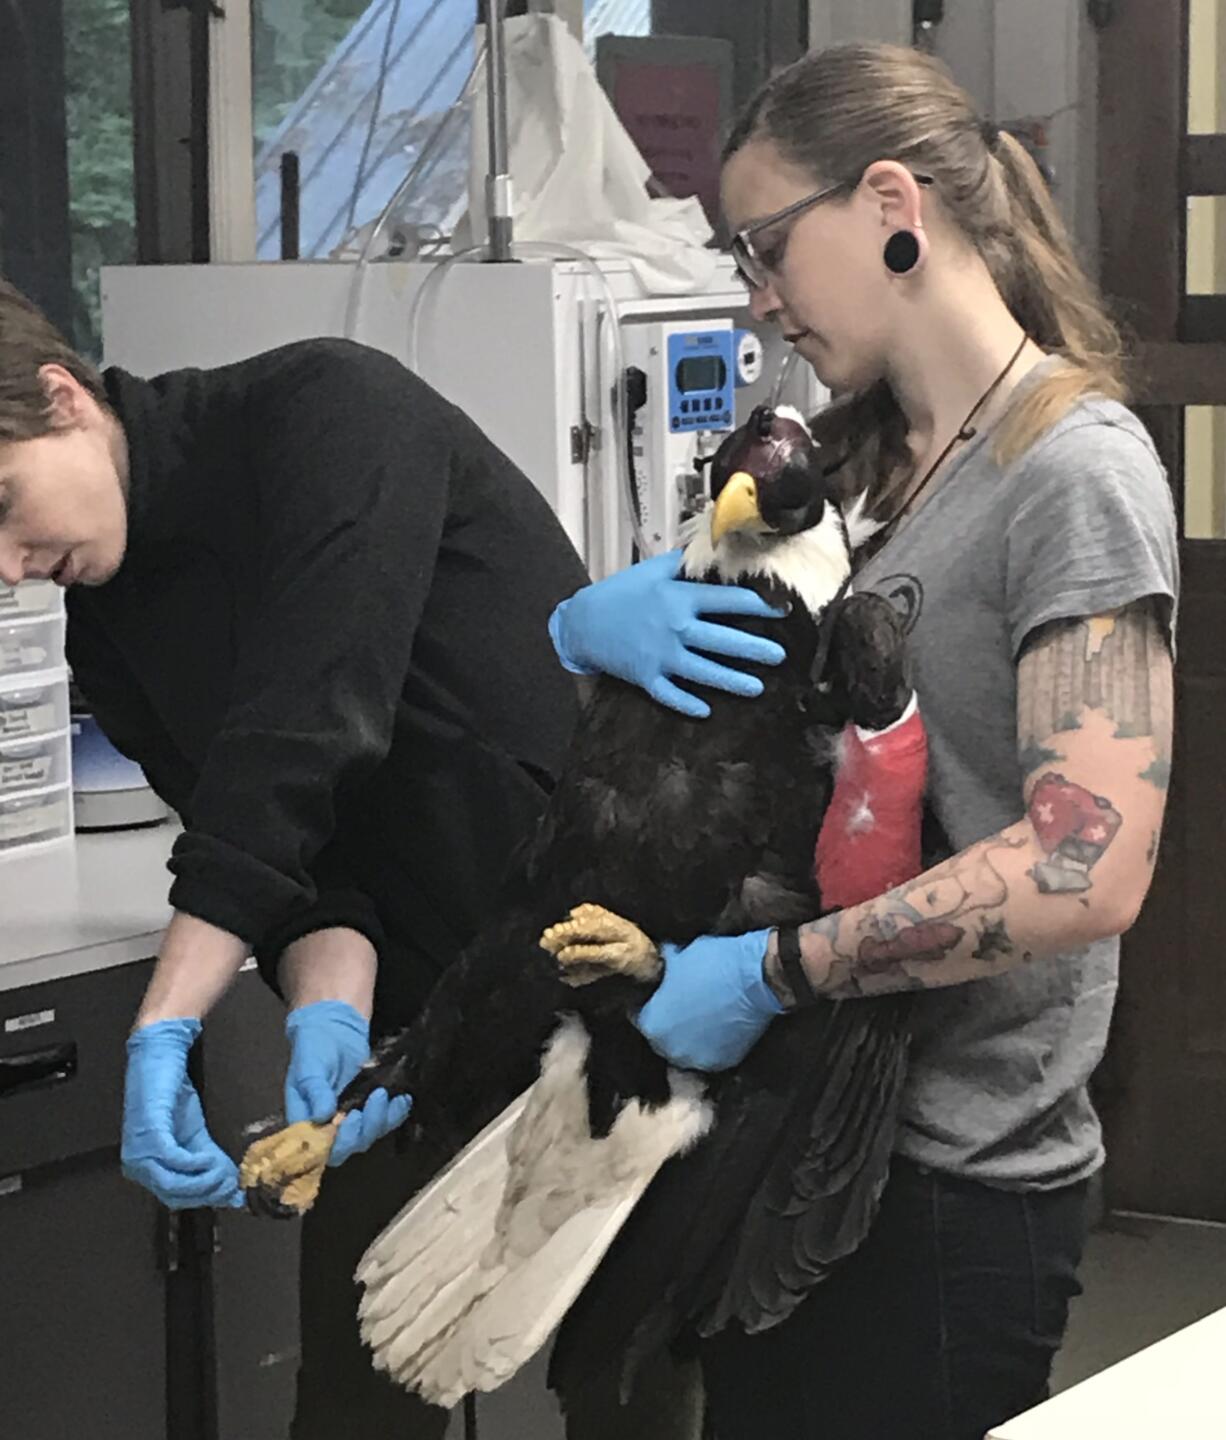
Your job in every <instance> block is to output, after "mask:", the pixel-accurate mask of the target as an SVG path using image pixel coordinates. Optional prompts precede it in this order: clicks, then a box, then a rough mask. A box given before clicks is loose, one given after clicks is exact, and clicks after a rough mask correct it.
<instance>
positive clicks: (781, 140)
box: [554, 45, 1178, 1440]
mask: <svg viewBox="0 0 1226 1440" xmlns="http://www.w3.org/2000/svg"><path fill="white" fill-rule="evenodd" d="M723 202H724V210H725V215H726V218H727V222H728V225H729V229H730V231H731V232H732V234H733V236H734V238H733V242H732V245H733V252H734V254H735V255H736V257H737V259H738V262H739V264H740V267H741V271H742V274H743V276H744V278H745V280H746V283H747V285H748V287H749V290H750V295H751V303H752V306H753V309H754V313H755V314H756V315H757V316H758V317H759V318H770V319H773V320H774V321H775V322H776V323H778V325H779V326H780V328H781V329H782V331H783V332H784V334H785V336H786V337H787V338H788V339H789V340H790V341H791V342H792V343H793V344H794V345H795V346H796V348H797V350H798V351H799V352H800V354H801V355H802V356H803V357H804V358H805V359H806V360H808V361H809V362H810V364H812V366H813V368H814V369H815V371H816V372H817V374H818V376H819V378H820V379H821V380H822V381H823V382H824V383H825V384H826V385H828V386H829V387H830V388H831V389H832V391H833V392H834V393H835V394H836V396H837V397H838V398H837V400H836V403H835V404H833V405H832V406H831V407H830V408H829V409H828V410H827V411H826V412H825V413H823V414H822V415H821V416H819V417H818V420H817V422H816V424H815V426H814V429H815V433H816V435H817V438H818V439H819V441H821V442H822V443H823V444H824V445H827V446H830V447H832V449H833V451H834V453H835V454H836V455H840V456H843V457H845V463H844V464H843V466H842V467H841V469H840V471H839V475H838V478H839V481H840V482H841V484H842V485H843V487H844V489H845V490H846V492H847V493H848V494H854V493H857V492H860V491H865V492H866V493H867V497H868V501H869V505H870V509H871V513H872V514H874V515H875V516H876V517H877V518H878V519H879V520H880V521H882V522H883V523H882V528H881V529H880V530H879V531H878V533H877V535H876V536H875V537H874V539H873V540H872V541H870V542H869V544H868V545H867V546H866V547H864V549H863V550H862V551H861V552H860V559H859V563H858V566H857V570H856V574H855V579H854V587H855V589H856V590H857V591H872V592H876V593H878V594H881V595H884V596H887V597H889V598H890V599H892V600H893V601H894V602H895V604H897V605H898V606H899V607H900V609H901V610H902V611H903V613H904V615H905V619H906V621H907V623H908V626H909V633H908V657H909V663H910V667H911V674H912V678H913V680H914V683H915V686H916V690H917V692H918V695H919V698H920V703H921V706H922V708H923V713H924V717H925V722H926V726H927V730H928V739H929V747H930V762H929V782H928V800H929V806H930V809H931V815H932V819H933V820H935V821H936V822H937V823H938V826H939V831H940V832H942V834H943V838H944V846H943V850H944V858H942V859H941V860H940V863H938V864H936V865H934V866H933V867H932V868H930V869H928V870H927V871H926V872H925V873H924V874H923V875H921V876H920V878H919V879H918V880H916V881H915V882H914V883H912V884H908V885H903V886H901V887H897V888H895V889H894V890H892V891H891V892H890V893H888V894H886V895H883V896H881V897H880V898H878V899H875V900H871V901H869V902H867V903H865V904H860V905H856V906H854V907H851V908H848V909H846V910H844V911H842V912H840V913H835V914H832V915H829V916H827V917H825V918H823V919H816V920H814V921H813V922H812V923H808V924H803V925H801V926H800V927H799V929H798V930H795V931H790V932H789V931H786V930H785V931H782V932H781V931H778V930H765V931H757V932H752V933H747V934H745V935H742V936H734V937H718V938H715V937H708V938H704V939H699V940H697V941H695V942H693V943H692V944H690V945H688V946H686V947H685V948H683V949H680V950H678V951H676V952H672V953H668V954H667V955H666V967H665V973H664V978H663V982H662V983H661V985H660V987H659V989H658V990H657V991H656V993H655V995H654V996H653V997H652V999H651V1000H650V1001H649V1002H648V1003H647V1004H646V1005H645V1006H644V1007H643V1009H642V1011H641V1012H640V1015H639V1018H638V1024H639V1026H640V1028H641V1029H642V1031H643V1033H644V1034H645V1035H646V1036H647V1037H648V1039H649V1040H650V1042H651V1044H652V1045H653V1046H654V1047H655V1048H656V1049H657V1050H658V1051H659V1053H660V1054H662V1055H664V1056H665V1057H668V1058H670V1059H672V1060H674V1061H675V1062H676V1063H679V1064H683V1065H687V1066H693V1067H696V1068H700V1069H704V1068H705V1069H719V1068H721V1067H723V1066H726V1065H730V1064H734V1063H736V1061H737V1060H739V1059H740V1057H741V1056H743V1055H744V1054H746V1053H747V1052H749V1051H750V1049H751V1047H752V1046H753V1045H754V1044H755V1042H756V1040H757V1038H758V1037H759V1036H761V1035H762V1034H763V1033H764V1032H765V1031H766V1030H767V1029H768V1027H771V1026H772V1025H773V1024H775V1023H776V1016H777V1014H778V1013H779V1012H780V1011H782V1010H791V1009H794V1008H798V1007H812V1006H821V1005H824V1004H827V1003H828V1002H830V1001H832V1000H840V999H857V1000H859V999H861V998H862V999H863V1002H864V1003H866V1004H872V1003H873V997H877V996H882V995H888V994H890V993H891V992H897V991H902V990H906V991H912V992H914V996H913V1005H914V1007H915V1008H914V1010H913V1019H912V1048H911V1057H910V1068H909V1074H908V1077H907V1080H906V1081H905V1084H904V1090H903V1099H902V1107H901V1115H900V1123H899V1131H898V1136H897V1141H896V1146H895V1157H894V1164H893V1167H892V1170H891V1176H890V1180H889V1183H888V1185H887V1187H886V1190H885V1193H884V1197H883V1201H882V1206H881V1211H880V1213H879V1215H878V1218H877V1221H876V1224H875V1227H874V1229H873V1230H872V1231H871V1232H870V1234H869V1236H868V1239H867V1240H866V1242H865V1243H864V1245H863V1246H862V1248H861V1249H860V1250H859V1252H858V1253H857V1254H855V1255H854V1256H852V1257H851V1258H850V1259H849V1260H848V1261H846V1262H845V1263H844V1264H843V1266H842V1267H841V1268H840V1269H837V1270H836V1271H835V1272H834V1273H833V1274H832V1275H831V1276H830V1277H829V1278H828V1279H827V1280H826V1281H824V1282H823V1284H821V1285H819V1286H817V1287H816V1288H815V1289H813V1290H812V1291H811V1292H810V1294H809V1296H808V1298H807V1299H806V1300H805V1301H804V1302H803V1303H802V1304H801V1305H800V1307H799V1308H798V1309H797V1310H796V1311H795V1312H794V1313H793V1314H792V1315H791V1317H790V1318H789V1319H787V1320H785V1321H784V1322H783V1323H782V1324H781V1325H779V1326H777V1327H776V1328H774V1329H771V1330H767V1331H765V1332H764V1333H762V1334H758V1335H746V1334H745V1333H743V1332H742V1331H741V1330H739V1329H738V1328H737V1327H735V1326H730V1327H728V1328H726V1329H725V1330H724V1331H723V1332H721V1333H720V1334H718V1335H716V1336H715V1337H713V1338H712V1339H710V1340H708V1341H706V1342H704V1347H703V1353H702V1359H703V1369H704V1375H705V1380H706V1385H707V1392H708V1404H709V1410H710V1415H711V1419H712V1421H713V1425H714V1430H715V1433H716V1434H717V1435H718V1436H719V1437H720V1440H742V1437H746V1440H748V1437H752V1436H758V1435H761V1434H762V1433H764V1425H766V1424H767V1422H766V1421H765V1420H764V1417H769V1433H771V1434H777V1435H781V1436H782V1435H788V1436H814V1437H816V1436H819V1435H820V1436H822V1437H829V1440H879V1437H881V1436H884V1435H891V1436H897V1437H904V1436H905V1437H914V1440H920V1437H923V1440H933V1437H938V1436H939V1437H941V1440H972V1437H976V1440H977V1437H981V1436H982V1435H983V1434H984V1433H985V1431H987V1430H988V1429H989V1428H991V1426H993V1425H995V1424H997V1423H999V1422H1000V1421H1001V1420H1002V1419H1005V1418H1006V1417H1008V1416H1009V1415H1012V1414H1015V1413H1017V1412H1019V1411H1021V1410H1024V1409H1026V1408H1028V1407H1029V1406H1031V1405H1033V1404H1035V1403H1037V1402H1038V1401H1039V1400H1041V1399H1042V1398H1043V1396H1044V1394H1045V1391H1046V1385H1047V1378H1048V1374H1049V1370H1050V1365H1051V1361H1052V1358H1053V1356H1054V1353H1055V1351H1056V1349H1057V1347H1058V1346H1059V1343H1060V1340H1061V1338H1062V1334H1063V1330H1064V1325H1065V1321H1066V1316H1067V1305H1068V1301H1069V1298H1070V1296H1071V1295H1073V1294H1075V1293H1076V1290H1077V1281H1076V1269H1077V1265H1078V1262H1079V1259H1080V1254H1081V1248H1082V1243H1083V1236H1084V1227H1085V1223H1086V1220H1085V1194H1086V1188H1087V1183H1088V1181H1089V1179H1090V1177H1091V1176H1092V1175H1093V1174H1094V1172H1095V1171H1096V1170H1097V1169H1098V1168H1099V1167H1100V1165H1101V1164H1102V1159H1103V1149H1102V1140H1101V1133H1100V1129H1099V1124H1098V1120H1097V1117H1096V1116H1095V1113H1094V1110H1093V1108H1092V1106H1091V1103H1090V1100H1089V1097H1088V1094H1087V1089H1086V1082H1087V1080H1088V1079H1089V1076H1090V1073H1091V1071H1092V1070H1093V1069H1094V1066H1095V1065H1096V1064H1097V1062H1098V1060H1099V1058H1100V1057H1101V1055H1102V1052H1103V1048H1104V1045H1105V1041H1106V1035H1107V1027H1108V1023H1109V1020H1110V1016H1111V1007H1112V1001H1113V998H1114V993H1115V987H1116V974H1117V964H1118V938H1117V937H1118V936H1119V935H1120V934H1121V933H1122V932H1123V931H1124V930H1126V929H1127V928H1128V927H1129V926H1130V925H1131V923H1132V921H1133V920H1134V919H1135V917H1136V914H1137V912H1138V910H1139V908H1140V906H1141V903H1142V901H1143V899H1144V896H1145V893H1146V890H1147V888H1148V885H1149V882H1150V878H1151V874H1152V868H1153V864H1154V857H1155V852H1156V849H1157V840H1158V835H1159V831H1160V827H1161V823H1162V814H1163V807H1164V800H1165V790H1166V784H1167V774H1168V770H1169V759H1170V747H1171V708H1172V699H1171V695H1172V682H1171V665H1172V629H1173V619H1174V608H1175V600H1176V593H1177V585H1178V578H1177V558H1176V556H1177V552H1176V536H1175V525H1174V517H1173V512H1172V505H1171V501H1170V497H1169V493H1168V489H1167V486H1166V483H1165V479H1164V475H1163V471H1162V467H1161V464H1160V462H1159V460H1158V458H1157V456H1156V454H1155V452H1154V449H1153V446H1152V444H1151V442H1150V440H1149V438H1148V436H1147V435H1146V433H1145V431H1144V429H1143V428H1142V426H1141V425H1140V423H1139V422H1138V421H1137V419H1136V418H1135V417H1134V416H1133V415H1132V414H1131V413H1130V412H1129V411H1128V410H1127V409H1126V408H1125V407H1124V405H1123V403H1122V400H1123V397H1124V393H1125V392H1124V385H1123V381H1122V378H1121V358H1122V357H1121V345H1120V340H1119V336H1118V334H1117V332H1116V330H1115V328H1114V327H1113V325H1112V324H1111V322H1110V321H1109V319H1108V318H1107V316H1106V314H1105V313H1104V310H1103V308H1102V306H1101V303H1100V302H1099V300H1098V299H1097V297H1096V295H1095V293H1094V291H1093V288H1092V286H1091V284H1090V282H1089V281H1088V280H1087V279H1086V277H1085V276H1084V275H1083V273H1082V272H1081V270H1080V268H1079V266H1078V264H1077V261H1076V259H1075V258H1074V255H1073V252H1072V249H1071V246H1070V243H1069V240H1068V238H1067V236H1066V234H1065V231H1064V229H1063V227H1062V225H1061V223H1060V220H1059V218H1058V216H1057V214H1056V212H1055V210H1054V207H1053V205H1052V203H1051V201H1050V199H1049V197H1048V195H1047V194H1046V191H1045V187H1044V184H1043V181H1042V180H1041V178H1040V176H1039V174H1038V171H1037V169H1036V168H1035V166H1034V165H1033V164H1032V162H1031V160H1030V158H1029V157H1028V156H1027V154H1026V153H1025V151H1024V150H1023V148H1022V147H1021V146H1020V145H1019V143H1018V142H1017V141H1016V140H1015V139H1013V138H1012V137H1011V136H1010V135H1008V134H1006V133H1003V132H999V131H997V130H996V129H995V128H994V127H992V126H991V125H989V124H986V123H984V122H983V121H982V120H981V119H980V117H979V116H978V115H977V113H976V110H975V108H974V105H973V103H972V101H971V99H970V97H969V96H968V95H967V94H966V93H965V92H964V91H962V90H961V89H960V88H959V87H958V86H956V85H955V84H954V83H953V82H952V81H951V79H950V78H949V76H948V75H947V74H946V72H945V71H944V70H943V69H942V68H941V67H940V66H939V65H938V64H937V63H936V62H934V61H933V60H931V59H930V58H928V57H926V56H924V55H921V54H919V53H917V52H913V51H908V50H903V49H895V48H891V47H886V46H871V45H854V46H848V47H836V48H834V49H832V50H829V51H825V52H821V53H816V54H813V55H810V56H807V57H806V58H804V59H802V60H800V61H798V62H797V63H796V64H794V65H792V66H791V67H789V68H788V69H786V70H784V71H782V72H780V73H779V74H778V75H776V76H775V77H773V78H772V79H771V80H770V81H769V82H768V83H767V84H766V85H765V87H764V88H763V89H762V90H761V91H760V92H759V94H758V95H757V96H756V98H755V99H754V100H753V101H752V102H751V104H750V105H749V107H748V109H747V111H746V112H745V114H744V115H743V117H742V118H741V120H740V122H739V124H738V125H737V127H736V129H735V131H734V133H733V135H732V137H731V139H730V140H729V142H728V144H727V147H726V151H725V163H724V171H723ZM641 568H642V569H643V571H644V573H643V577H642V582H641V584H640V585H639V586H638V587H637V588H635V587H633V586H631V585H629V584H626V583H625V582H624V581H623V582H621V583H617V582H616V581H608V582H604V584H603V585H596V586H593V587H591V588H589V589H588V590H584V591H580V592H579V593H578V594H577V595H576V596H574V597H573V598H572V599H570V600H569V601H566V602H563V604H562V605H561V607H560V608H559V611H558V612H557V614H556V618H555V622H554V634H555V642H556V643H557V646H558V649H559V653H560V654H561V656H562V657H563V660H564V661H565V662H567V663H569V664H571V665H572V667H573V668H576V669H602V668H614V669H617V670H618V672H619V673H621V674H622V675H623V676H624V678H626V679H630V680H634V681H636V682H637V683H639V684H644V685H647V686H650V687H653V693H658V689H659V686H660V684H661V682H662V680H667V679H668V674H667V668H668V667H667V662H666V661H665V660H664V659H663V653H662V648H661V647H660V646H659V644H658V642H657V640H656V636H657V634H658V631H657V629H656V628H653V622H652V621H650V620H649V618H648V617H649V616H651V615H653V614H655V613H656V612H657V611H658V610H659V607H660V602H661V598H662V597H661V592H662V591H663V590H666V589H667V587H668V586H669V585H670V584H673V583H675V582H673V581H672V580H671V579H670V578H668V577H667V576H666V575H665V574H664V573H663V572H662V571H661V570H660V569H658V568H656V569H652V570H648V569H647V567H641ZM630 637H636V638H637V640H638V642H639V643H638V645H637V647H636V645H635V643H634V641H633V640H632V639H631V638H630ZM662 698H664V699H665V700H666V701H667V702H668V703H674V704H677V705H678V706H679V707H680V706H682V705H685V704H686V703H687V702H686V701H685V700H684V699H683V698H681V697H677V696H676V695H671V696H664V697H662ZM797 962H798V963H797ZM763 977H764V978H765V981H766V985H765V986H763V985H762V984H761V981H762V979H763Z"/></svg>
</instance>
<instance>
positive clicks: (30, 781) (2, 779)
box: [0, 755, 51, 790]
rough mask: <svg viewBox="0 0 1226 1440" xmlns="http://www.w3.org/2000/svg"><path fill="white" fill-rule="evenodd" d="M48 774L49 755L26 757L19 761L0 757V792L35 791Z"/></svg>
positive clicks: (49, 767) (49, 771)
mask: <svg viewBox="0 0 1226 1440" xmlns="http://www.w3.org/2000/svg"><path fill="white" fill-rule="evenodd" d="M50 774H51V756H50V755H27V756H25V757H24V758H23V759H20V760H5V759H4V758H3V757H0V790H37V789H38V787H39V786H40V785H41V784H42V783H43V781H44V780H46V778H47V776H48V775H50Z"/></svg>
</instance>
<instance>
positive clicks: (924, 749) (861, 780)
mask: <svg viewBox="0 0 1226 1440" xmlns="http://www.w3.org/2000/svg"><path fill="white" fill-rule="evenodd" d="M927 774H928V736H927V734H926V733H925V730H924V722H923V719H922V717H921V716H920V713H919V710H918V709H916V708H915V707H914V703H913V705H912V708H911V709H910V711H909V713H908V714H907V715H906V716H905V718H904V719H902V720H900V721H898V722H897V724H895V725H892V726H891V727H890V728H889V729H888V730H882V731H878V732H876V733H873V732H869V733H867V734H865V733H864V732H861V731H859V730H857V728H856V727H855V726H854V725H848V727H847V729H846V730H845V731H844V732H843V737H842V756H841V759H840V762H839V767H838V771H837V773H836V775H835V781H834V795H833V796H832V797H831V801H830V807H829V809H828V810H827V811H826V817H825V819H824V820H823V821H822V828H821V833H820V834H819V835H818V837H817V853H816V856H815V860H814V875H815V877H816V879H817V884H818V889H819V890H820V891H821V895H822V905H823V908H825V909H828V910H836V909H837V910H844V909H846V908H847V906H849V905H859V904H860V903H861V902H862V901H864V900H873V899H876V897H877V896H878V895H884V894H885V892H886V891H887V890H889V889H891V888H892V887H893V886H895V885H901V884H903V882H904V881H907V880H913V879H914V878H915V877H916V876H917V875H918V874H919V873H920V868H921V859H920V827H921V825H922V823H923V809H924V784H925V781H926V779H927Z"/></svg>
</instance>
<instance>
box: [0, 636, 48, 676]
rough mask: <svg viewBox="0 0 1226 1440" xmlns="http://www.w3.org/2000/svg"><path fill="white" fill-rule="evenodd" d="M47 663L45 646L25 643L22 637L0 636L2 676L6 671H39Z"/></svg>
mask: <svg viewBox="0 0 1226 1440" xmlns="http://www.w3.org/2000/svg"><path fill="white" fill-rule="evenodd" d="M46 663H47V651H46V648H45V647H44V646H42V645H35V644H33V642H30V641H24V640H23V639H22V637H21V636H20V635H5V636H0V674H3V673H4V672H5V671H6V670H38V669H41V667H42V666H44V665H45V664H46Z"/></svg>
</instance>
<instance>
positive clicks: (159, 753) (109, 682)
mask: <svg viewBox="0 0 1226 1440" xmlns="http://www.w3.org/2000/svg"><path fill="white" fill-rule="evenodd" d="M67 651H68V663H69V665H70V666H71V667H72V678H73V681H74V682H75V684H76V686H77V689H78V690H80V692H81V694H82V695H83V696H84V698H85V699H86V701H88V703H89V707H90V710H91V711H92V713H93V715H94V718H95V719H96V720H97V722H98V724H99V725H100V726H101V727H102V731H103V733H104V734H105V735H106V737H107V739H108V740H109V741H110V742H111V744H112V745H114V746H115V748H116V749H117V750H119V751H121V752H122V753H123V754H124V755H126V756H127V757H128V759H129V760H135V761H136V763H137V764H138V765H139V766H140V767H141V769H142V770H144V772H145V778H146V779H147V780H148V781H149V783H150V785H152V786H153V788H154V790H155V791H156V792H157V794H158V795H159V796H160V797H161V798H162V799H163V800H164V801H165V802H166V804H167V805H169V806H170V807H171V809H172V810H174V811H176V812H177V813H178V814H179V815H180V816H181V817H183V818H184V819H185V820H186V819H187V817H188V816H189V815H190V814H191V798H192V788H193V786H194V784H195V776H194V772H193V770H192V767H191V766H190V765H189V764H188V762H187V761H186V760H185V759H184V757H183V755H182V753H181V752H180V750H179V749H178V747H177V746H176V745H175V743H174V741H173V740H172V739H171V738H170V735H169V734H168V732H167V730H166V727H165V726H164V725H163V724H162V722H161V720H160V719H159V718H158V716H157V714H156V713H155V711H154V710H153V707H152V706H151V705H150V704H149V702H148V700H147V699H146V698H145V694H144V692H143V691H142V690H141V688H140V685H139V684H138V683H137V680H136V676H135V675H134V674H133V672H132V670H131V668H130V667H129V665H128V663H127V661H126V660H125V659H124V658H123V655H122V654H121V653H120V651H119V649H118V648H117V646H116V645H115V642H114V641H113V640H112V639H111V638H110V636H109V635H108V634H107V633H106V631H105V630H104V629H103V627H102V626H101V625H99V624H98V622H97V620H96V619H95V618H94V616H93V615H92V614H91V612H90V608H89V604H88V597H86V598H85V599H84V600H82V601H80V602H78V601H77V597H76V596H75V595H70V596H69V598H68V640H67Z"/></svg>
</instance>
